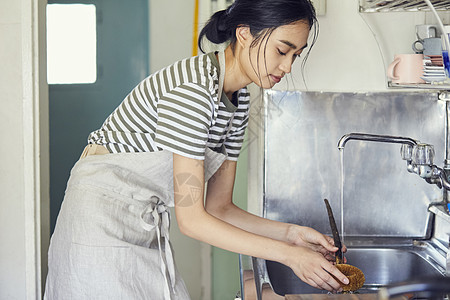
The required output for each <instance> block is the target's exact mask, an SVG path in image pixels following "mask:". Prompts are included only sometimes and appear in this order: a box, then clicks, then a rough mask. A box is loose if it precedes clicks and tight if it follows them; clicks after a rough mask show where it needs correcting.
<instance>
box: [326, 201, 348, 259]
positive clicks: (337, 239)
mask: <svg viewBox="0 0 450 300" xmlns="http://www.w3.org/2000/svg"><path fill="white" fill-rule="evenodd" d="M324 202H325V205H326V207H327V212H328V219H329V221H330V226H331V233H332V234H333V240H334V246H336V247H338V251H336V263H337V264H341V263H344V253H343V252H342V243H341V238H340V236H339V231H338V228H337V226H336V221H335V220H334V216H333V210H332V209H331V206H330V203H329V202H328V199H324Z"/></svg>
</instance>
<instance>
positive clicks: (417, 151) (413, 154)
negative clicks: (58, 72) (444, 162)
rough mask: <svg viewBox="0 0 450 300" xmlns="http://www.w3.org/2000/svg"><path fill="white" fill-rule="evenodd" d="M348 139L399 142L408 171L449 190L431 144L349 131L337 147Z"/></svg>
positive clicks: (447, 181)
mask: <svg viewBox="0 0 450 300" xmlns="http://www.w3.org/2000/svg"><path fill="white" fill-rule="evenodd" d="M350 140H358V141H370V142H381V143H394V144H401V145H402V146H401V149H400V154H401V157H402V159H403V160H406V163H407V170H408V172H410V173H415V174H417V175H419V176H420V177H421V178H423V179H425V180H426V181H427V182H428V183H430V184H436V185H437V186H438V187H439V188H442V187H443V188H444V189H446V190H450V182H449V179H448V178H447V175H446V173H445V171H444V170H443V169H442V168H439V167H437V166H436V165H434V164H433V160H434V147H433V145H430V144H423V143H420V142H419V141H416V140H414V139H412V138H408V137H401V136H390V135H377V134H366V133H349V134H346V135H344V136H342V137H341V138H340V139H339V142H338V148H339V149H344V147H345V144H346V143H347V142H348V141H350ZM445 206H447V204H446V205H445ZM447 211H448V207H447Z"/></svg>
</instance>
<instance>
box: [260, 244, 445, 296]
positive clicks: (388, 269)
mask: <svg viewBox="0 0 450 300" xmlns="http://www.w3.org/2000/svg"><path fill="white" fill-rule="evenodd" d="M345 256H346V258H347V261H348V263H349V264H352V265H354V266H356V267H358V268H359V269H361V270H362V271H363V273H364V275H365V277H366V282H365V284H364V286H363V288H362V289H360V290H359V291H358V292H359V293H375V292H377V290H378V289H379V288H380V287H383V286H386V285H389V284H392V283H397V282H403V281H409V280H414V279H418V278H422V277H427V276H444V271H443V270H442V268H441V269H440V267H439V266H438V265H437V263H436V262H435V261H434V260H433V259H432V257H431V256H430V255H429V254H428V253H427V250H426V248H420V247H405V248H398V249H395V248H394V249H390V248H349V249H348V251H347V253H346V254H345ZM266 267H267V272H268V276H269V279H270V282H271V284H272V287H273V289H274V291H275V293H277V294H279V295H283V296H284V295H285V294H320V293H327V291H323V290H319V289H316V288H313V287H311V286H309V285H308V284H306V283H304V282H302V281H301V280H300V279H299V278H298V277H297V276H296V275H295V274H294V272H293V271H292V270H291V269H290V268H288V267H286V266H284V265H282V264H279V263H277V262H273V261H266Z"/></svg>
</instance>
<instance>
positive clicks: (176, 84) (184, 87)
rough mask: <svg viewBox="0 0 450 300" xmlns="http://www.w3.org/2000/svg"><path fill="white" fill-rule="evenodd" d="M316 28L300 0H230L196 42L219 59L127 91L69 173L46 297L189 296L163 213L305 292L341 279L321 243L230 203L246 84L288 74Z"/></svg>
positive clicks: (181, 65)
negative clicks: (219, 48)
mask: <svg viewBox="0 0 450 300" xmlns="http://www.w3.org/2000/svg"><path fill="white" fill-rule="evenodd" d="M315 22H316V18H315V13H314V9H313V7H312V5H311V3H310V2H309V0H236V1H235V3H234V4H233V5H231V6H230V7H229V8H228V9H227V10H223V11H219V12H217V13H216V14H214V15H213V16H212V17H211V19H210V21H209V22H208V24H207V25H206V26H205V27H204V28H203V30H202V32H201V34H200V43H199V44H201V40H202V38H203V37H206V38H207V39H208V40H209V41H211V42H212V43H215V44H219V43H223V42H229V45H228V46H227V48H226V49H225V51H224V52H215V53H208V54H203V55H200V56H198V57H194V58H189V59H185V60H182V61H179V62H177V63H175V64H174V65H172V66H169V67H167V68H165V69H163V70H161V71H159V72H157V73H155V74H153V75H151V76H149V77H148V78H146V79H144V80H143V81H142V82H141V83H140V84H139V85H138V86H137V87H136V88H135V89H133V91H132V92H131V93H130V94H129V95H128V96H127V97H126V98H125V100H124V101H123V102H122V103H121V104H120V105H119V107H118V108H117V109H116V110H115V111H114V112H113V113H112V114H111V115H110V116H109V117H108V118H107V119H106V121H105V122H104V124H103V126H102V127H101V128H100V129H99V130H97V131H94V132H93V133H91V135H90V136H89V138H88V142H89V145H88V146H87V147H86V149H85V151H84V153H83V154H82V158H81V159H80V160H79V161H78V162H77V164H76V165H75V166H74V168H73V170H72V173H71V177H70V179H69V182H68V185H67V190H66V195H65V199H64V202H63V205H62V208H61V211H60V214H59V216H58V221H57V224H56V228H55V232H54V234H53V236H52V240H51V245H50V250H49V273H48V278H47V285H46V295H45V297H46V298H47V299H71V298H74V299H89V298H95V299H97V298H98V299H141V298H142V299H189V295H188V292H187V290H186V287H185V285H184V283H183V281H182V279H181V278H180V276H179V274H178V273H177V271H176V268H175V265H174V262H173V256H172V252H171V247H170V243H169V235H168V230H169V213H168V210H167V207H171V206H175V213H176V218H177V221H178V224H179V227H180V230H181V232H182V233H184V234H186V235H188V236H190V237H192V238H195V239H198V240H200V241H203V242H205V243H209V244H211V245H214V246H216V247H220V248H223V249H226V250H229V251H234V252H238V253H242V254H246V255H251V256H256V257H261V258H264V259H270V260H274V261H278V262H281V263H283V264H285V265H287V266H289V267H290V268H292V270H293V271H294V272H295V273H296V274H297V275H298V276H299V277H300V279H302V280H303V281H305V282H306V283H308V284H310V285H312V286H314V287H318V288H322V289H326V290H329V291H337V290H340V284H339V282H338V281H337V280H336V279H335V278H333V276H335V277H336V278H337V279H339V280H340V281H342V282H344V283H347V278H346V277H345V276H344V275H343V274H342V273H340V272H339V271H338V270H337V268H335V267H334V265H333V264H332V263H331V262H330V261H329V260H328V259H330V260H331V259H332V254H333V252H335V251H337V248H336V247H334V246H333V245H332V241H331V239H330V238H328V237H326V236H324V235H322V234H320V233H318V232H317V231H315V230H313V229H311V228H306V227H301V226H297V225H292V224H285V223H281V222H275V221H271V220H266V219H263V218H260V217H257V216H254V215H252V214H249V213H247V212H245V211H243V210H241V209H239V208H238V207H237V206H235V205H234V204H233V202H232V190H233V183H234V179H235V172H236V161H237V158H238V155H239V151H240V148H241V145H242V141H243V136H244V130H245V128H246V126H247V122H248V109H249V94H248V92H247V89H246V86H247V85H248V84H250V83H255V84H257V85H258V86H260V87H261V88H264V89H269V88H272V87H273V86H274V85H275V84H276V83H278V82H279V81H280V80H281V79H282V78H283V76H284V75H285V74H288V73H289V72H290V71H291V66H292V63H293V62H294V60H295V59H296V57H298V56H300V54H301V53H302V51H303V50H304V49H305V48H306V47H307V40H308V36H309V33H310V29H311V28H312V26H313V25H314V23H315ZM205 182H208V188H207V192H206V201H205V203H204V201H203V199H204V191H205ZM331 275H333V276H331Z"/></svg>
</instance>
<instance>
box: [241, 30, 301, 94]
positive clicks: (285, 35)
mask: <svg viewBox="0 0 450 300" xmlns="http://www.w3.org/2000/svg"><path fill="white" fill-rule="evenodd" d="M308 35H309V25H308V24H307V23H306V22H302V21H298V22H295V23H291V24H288V25H283V26H280V27H278V28H276V29H275V30H274V31H273V32H272V34H270V35H268V36H266V37H265V38H263V39H261V41H260V42H259V43H258V44H257V45H256V46H254V47H252V46H249V47H248V51H249V52H246V51H244V52H246V53H247V59H244V61H245V64H246V66H245V69H246V70H247V71H246V73H247V76H248V77H249V78H250V79H251V81H252V82H254V83H255V84H257V85H258V86H260V87H262V88H265V89H270V88H272V87H273V86H274V85H275V84H277V83H278V82H280V81H281V79H282V78H283V76H284V75H286V74H287V73H290V72H291V67H292V64H293V62H294V61H295V59H296V58H297V57H298V56H299V55H300V54H301V53H302V51H303V49H305V48H306V46H307V40H308Z"/></svg>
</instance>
